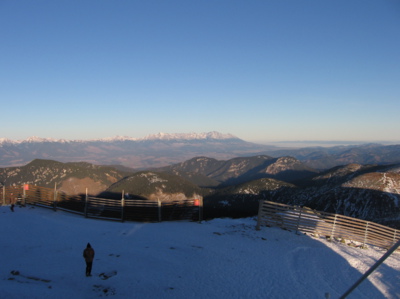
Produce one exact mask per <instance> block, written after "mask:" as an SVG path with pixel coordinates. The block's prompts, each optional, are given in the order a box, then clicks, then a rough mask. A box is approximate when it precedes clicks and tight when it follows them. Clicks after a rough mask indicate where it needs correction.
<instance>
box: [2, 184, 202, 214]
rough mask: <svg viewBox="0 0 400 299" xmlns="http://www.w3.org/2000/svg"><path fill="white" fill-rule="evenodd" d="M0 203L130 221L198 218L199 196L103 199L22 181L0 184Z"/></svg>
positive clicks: (199, 212) (200, 201)
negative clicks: (23, 183)
mask: <svg viewBox="0 0 400 299" xmlns="http://www.w3.org/2000/svg"><path fill="white" fill-rule="evenodd" d="M0 199H1V201H0V204H2V205H15V204H21V205H25V204H31V205H36V206H41V207H45V208H51V209H54V210H57V209H60V210H64V211H68V212H73V213H77V214H81V215H84V216H85V217H89V218H99V219H109V220H119V221H125V220H132V221H163V220H193V221H201V220H202V212H203V211H202V208H203V200H202V199H189V200H184V201H173V202H161V201H150V200H137V199H125V198H123V196H121V199H107V198H99V197H92V196H88V195H86V196H85V195H82V196H69V195H66V194H65V193H63V192H59V191H57V190H56V188H54V189H52V188H45V187H39V186H34V185H28V184H25V185H23V186H12V187H2V188H1V190H0Z"/></svg>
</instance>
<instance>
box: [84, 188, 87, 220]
mask: <svg viewBox="0 0 400 299" xmlns="http://www.w3.org/2000/svg"><path fill="white" fill-rule="evenodd" d="M84 213H85V218H87V214H88V189H87V188H86V196H85V209H84Z"/></svg>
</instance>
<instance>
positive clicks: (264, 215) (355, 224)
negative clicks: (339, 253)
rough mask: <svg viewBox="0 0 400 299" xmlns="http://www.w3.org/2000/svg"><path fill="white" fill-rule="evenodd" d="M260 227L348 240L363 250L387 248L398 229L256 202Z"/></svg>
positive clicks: (304, 209)
mask: <svg viewBox="0 0 400 299" xmlns="http://www.w3.org/2000/svg"><path fill="white" fill-rule="evenodd" d="M261 226H278V227H281V228H283V229H287V230H294V231H299V232H303V233H312V234H319V235H323V236H327V237H330V238H334V237H335V238H342V239H347V240H352V241H356V242H360V243H362V246H363V247H364V246H365V245H367V244H368V245H372V246H377V247H381V248H386V249H388V248H390V247H392V246H393V245H394V244H395V243H396V242H397V241H398V240H400V231H399V230H396V229H393V228H390V227H387V226H384V225H380V224H377V223H374V222H372V221H365V220H361V219H356V218H352V217H347V216H343V215H339V214H332V213H326V212H319V211H315V210H311V209H309V208H307V207H298V206H290V205H285V204H280V203H275V202H270V201H260V206H259V210H258V221H257V229H260V227H261Z"/></svg>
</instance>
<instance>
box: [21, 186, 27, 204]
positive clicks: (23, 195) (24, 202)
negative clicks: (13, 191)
mask: <svg viewBox="0 0 400 299" xmlns="http://www.w3.org/2000/svg"><path fill="white" fill-rule="evenodd" d="M22 186H23V187H22V205H23V206H24V207H25V205H26V188H27V186H28V184H23V185H22Z"/></svg>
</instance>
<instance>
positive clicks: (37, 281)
mask: <svg viewBox="0 0 400 299" xmlns="http://www.w3.org/2000/svg"><path fill="white" fill-rule="evenodd" d="M255 225H256V220H255V219H253V218H246V219H214V220H210V221H203V222H202V223H197V222H186V221H177V222H162V223H138V222H125V223H120V222H111V221H104V220H94V219H86V218H83V217H82V216H79V215H74V214H69V213H66V212H62V211H57V212H54V211H52V210H47V209H42V208H34V207H26V208H19V207H16V208H15V212H11V211H10V209H9V207H0V227H1V234H2V238H1V240H2V241H1V243H0V278H1V279H0V298H7V299H12V298H16V299H17V298H18V299H21V298H41V299H42V298H52V299H54V298H57V299H61V298H66V299H67V298H68V299H70V298H101V297H102V298H106V297H109V298H219V299H220V298H296V299H299V298H305V299H306V298H307V299H310V298H325V296H326V295H325V294H326V293H329V294H330V298H338V297H340V296H341V295H342V294H343V293H344V292H345V291H346V290H347V289H348V288H349V287H350V286H351V285H352V284H353V283H354V282H355V281H356V280H357V279H358V278H359V277H360V276H361V275H362V274H363V273H364V272H365V271H367V270H368V268H369V267H370V266H372V265H373V264H374V263H375V262H376V261H377V260H378V259H379V258H380V257H381V256H382V255H383V254H384V253H385V251H384V250H381V249H379V248H369V249H367V250H365V249H360V248H354V247H350V246H347V245H344V244H341V243H339V242H328V241H327V240H325V239H323V238H319V239H316V238H313V237H310V236H306V235H297V234H295V233H294V232H289V231H284V230H281V229H279V228H268V227H263V228H262V229H261V230H260V231H256V230H255ZM88 242H90V243H91V245H92V246H93V248H94V249H95V251H96V256H95V260H94V263H93V271H92V274H93V276H92V277H86V276H85V262H84V259H83V257H82V252H83V249H84V248H85V247H86V244H87V243H88ZM348 298H358V299H359V298H368V299H370V298H400V254H398V253H396V254H393V255H392V256H391V257H389V258H388V259H387V260H386V261H385V262H384V264H382V265H381V266H380V267H379V268H378V269H377V271H375V272H374V273H373V274H372V275H371V276H370V277H369V279H368V280H367V281H365V282H363V283H362V284H361V285H360V286H359V287H358V288H357V289H356V290H355V291H354V292H353V293H352V294H351V295H350V296H349V297H348Z"/></svg>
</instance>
